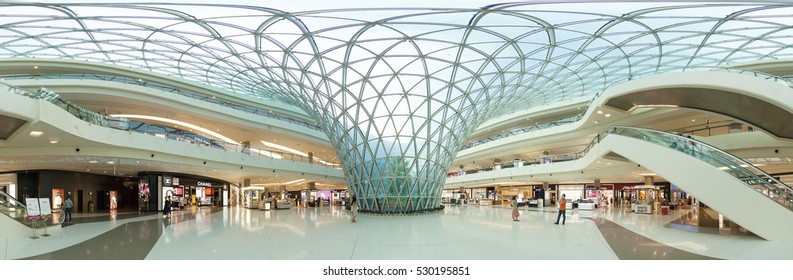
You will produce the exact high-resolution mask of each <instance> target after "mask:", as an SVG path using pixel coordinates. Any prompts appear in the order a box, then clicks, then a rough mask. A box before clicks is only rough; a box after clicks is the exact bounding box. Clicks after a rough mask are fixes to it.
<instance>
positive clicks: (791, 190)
mask: <svg viewBox="0 0 793 280" xmlns="http://www.w3.org/2000/svg"><path fill="white" fill-rule="evenodd" d="M617 129H624V130H638V131H646V132H650V133H656V134H661V135H665V136H671V137H672V138H676V139H680V140H683V141H691V142H693V143H695V144H697V145H702V146H703V147H706V148H708V149H710V150H711V151H715V152H718V153H713V154H715V155H718V156H721V157H725V156H726V157H727V158H726V159H727V160H730V161H732V163H733V164H735V163H737V164H738V166H739V167H741V168H744V169H748V170H749V171H754V172H751V173H752V174H754V175H755V176H757V177H758V178H760V179H763V178H762V177H761V175H762V176H764V177H766V179H767V180H770V182H769V183H771V184H772V185H774V184H776V185H775V186H777V187H778V188H779V187H783V188H782V189H783V190H785V191H786V192H787V193H788V195H791V194H793V188H791V187H790V186H788V185H787V184H785V183H782V182H781V181H779V180H777V179H776V178H774V177H773V176H771V175H770V174H768V173H766V172H765V171H763V170H761V169H759V168H757V167H755V166H754V164H751V163H750V162H748V161H745V160H743V159H741V158H739V157H737V156H735V155H733V154H731V153H729V152H727V151H724V150H722V149H719V148H717V147H714V146H712V145H710V144H708V143H705V142H702V141H699V140H696V139H694V138H688V137H684V136H682V135H678V134H675V133H669V132H666V131H660V130H655V129H649V128H643V127H635V126H621V125H615V126H612V127H611V128H609V132H610V133H614V134H617V133H615V132H616V130H617ZM618 135H619V134H618ZM758 173H759V174H760V175H757V174H758Z"/></svg>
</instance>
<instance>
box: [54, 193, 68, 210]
mask: <svg viewBox="0 0 793 280" xmlns="http://www.w3.org/2000/svg"><path fill="white" fill-rule="evenodd" d="M63 193H64V191H63V189H52V209H61V208H63V202H64V201H65V200H66V199H65V198H64V197H63Z"/></svg>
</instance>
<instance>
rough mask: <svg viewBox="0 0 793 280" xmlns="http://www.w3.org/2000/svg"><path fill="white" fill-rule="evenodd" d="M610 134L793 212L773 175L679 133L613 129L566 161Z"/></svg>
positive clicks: (792, 191) (791, 197) (791, 196)
mask: <svg viewBox="0 0 793 280" xmlns="http://www.w3.org/2000/svg"><path fill="white" fill-rule="evenodd" d="M609 134H616V135H621V136H626V137H632V138H635V139H640V140H643V141H647V142H650V143H654V144H659V145H664V146H666V147H668V148H670V149H675V150H677V151H680V152H684V153H687V154H689V155H690V156H692V157H696V158H698V159H699V160H701V161H703V162H706V163H708V164H710V165H711V166H714V167H715V168H719V169H720V170H723V171H725V172H726V173H727V174H730V175H732V176H733V177H735V178H737V179H739V180H741V181H743V182H744V184H746V185H747V186H750V187H751V186H755V185H760V186H761V187H763V188H764V189H766V190H768V191H769V192H768V193H763V192H762V191H761V190H759V189H757V188H755V190H757V191H758V192H760V193H761V194H763V195H765V196H767V197H768V198H769V199H771V200H773V201H775V202H776V203H778V204H780V205H782V206H783V207H785V208H788V209H790V210H793V188H791V187H790V186H788V185H786V184H785V183H783V182H781V181H779V180H777V179H776V178H774V177H773V176H771V175H770V174H768V173H766V172H765V171H763V170H761V169H759V168H757V167H756V166H754V165H753V164H751V163H749V162H748V161H745V160H743V159H741V158H739V157H737V156H735V155H733V154H731V153H729V152H727V151H724V150H721V149H719V148H717V147H714V146H712V145H710V144H707V143H705V142H702V141H699V140H696V139H692V138H688V137H684V136H682V135H679V134H675V133H669V132H665V131H660V130H654V129H649V128H641V127H631V126H612V127H610V128H609V129H608V130H606V131H604V132H602V133H599V134H598V135H597V136H596V137H595V138H594V139H592V141H590V142H589V144H587V146H586V147H585V148H584V150H582V151H580V152H577V153H571V154H566V155H562V156H563V157H565V158H566V160H577V159H580V158H583V157H584V156H585V155H586V154H588V153H589V151H590V150H591V149H592V148H593V147H594V146H595V145H596V144H598V143H600V142H601V141H603V139H605V138H606V137H607V136H608V135H609ZM653 140H656V141H653ZM659 142H660V143H659ZM540 159H542V158H540ZM536 162H541V161H536ZM717 165H721V166H717ZM506 168H509V167H502V169H506ZM475 173H477V172H472V173H468V172H467V171H466V174H475ZM772 195H773V196H772Z"/></svg>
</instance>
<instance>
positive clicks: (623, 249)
mask: <svg viewBox="0 0 793 280" xmlns="http://www.w3.org/2000/svg"><path fill="white" fill-rule="evenodd" d="M592 220H593V221H595V224H596V225H597V227H598V229H599V230H600V233H601V234H603V237H604V238H605V239H606V242H608V244H609V246H611V249H612V250H614V253H616V254H617V256H618V257H619V258H620V259H621V260H712V259H714V258H711V257H708V256H703V255H698V254H694V253H689V252H686V251H683V250H680V249H677V248H674V247H670V246H666V245H664V244H661V243H659V242H656V241H654V240H652V239H649V238H646V237H644V236H641V235H638V234H636V233H634V232H632V231H630V230H627V229H625V228H623V227H621V226H619V225H617V224H615V223H613V222H611V221H609V220H606V219H603V218H593V219H592Z"/></svg>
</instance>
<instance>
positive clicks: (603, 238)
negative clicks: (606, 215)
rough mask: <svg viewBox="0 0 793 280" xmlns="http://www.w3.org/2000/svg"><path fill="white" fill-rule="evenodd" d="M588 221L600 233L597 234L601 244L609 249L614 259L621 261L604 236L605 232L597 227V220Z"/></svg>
mask: <svg viewBox="0 0 793 280" xmlns="http://www.w3.org/2000/svg"><path fill="white" fill-rule="evenodd" d="M587 220H589V222H590V223H592V226H594V227H595V230H597V231H598V232H599V233H600V234H596V235H597V236H598V240H599V241H600V243H601V244H602V245H604V246H605V247H606V248H608V249H609V252H611V254H612V255H613V256H614V259H616V260H620V256H619V255H617V252H616V251H614V248H612V247H611V244H609V242H608V240H606V236H605V235H604V233H603V231H601V230H600V227H599V226H598V225H597V222H596V221H595V219H594V218H587ZM615 224H616V223H615Z"/></svg>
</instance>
